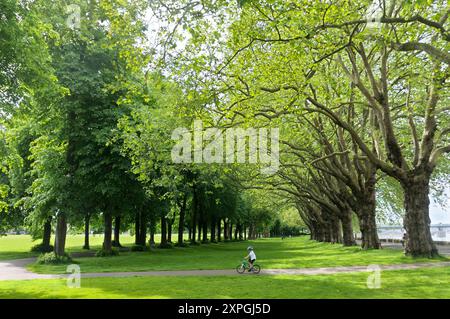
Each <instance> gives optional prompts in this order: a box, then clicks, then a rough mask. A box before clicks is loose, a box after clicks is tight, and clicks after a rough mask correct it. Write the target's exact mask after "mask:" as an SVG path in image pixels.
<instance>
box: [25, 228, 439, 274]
mask: <svg viewBox="0 0 450 319" xmlns="http://www.w3.org/2000/svg"><path fill="white" fill-rule="evenodd" d="M248 245H252V246H253V247H254V249H255V252H256V255H257V260H258V264H260V265H261V266H262V268H265V269H268V268H272V269H273V268H312V267H335V266H364V265H369V264H378V265H387V264H400V263H413V262H423V261H430V260H429V259H425V258H416V259H413V258H410V257H406V256H404V254H403V252H402V251H401V250H393V249H381V250H367V251H364V250H361V249H360V248H359V247H343V246H342V245H339V244H329V243H319V242H315V241H311V240H309V239H308V237H297V238H288V239H285V240H281V239H279V238H270V239H258V240H255V241H246V242H228V243H219V244H205V245H199V246H191V247H186V248H173V249H155V250H153V251H147V252H122V253H121V254H120V256H116V257H86V258H76V261H77V262H78V263H79V265H80V267H81V271H82V272H115V271H147V270H183V269H233V268H234V267H236V265H237V264H239V262H240V261H241V260H242V257H243V256H245V254H246V248H247V246H248ZM437 260H447V259H446V258H436V259H433V261H437ZM28 268H29V269H30V270H32V271H34V272H38V273H65V270H66V267H65V266H64V265H38V264H31V265H29V266H28Z"/></svg>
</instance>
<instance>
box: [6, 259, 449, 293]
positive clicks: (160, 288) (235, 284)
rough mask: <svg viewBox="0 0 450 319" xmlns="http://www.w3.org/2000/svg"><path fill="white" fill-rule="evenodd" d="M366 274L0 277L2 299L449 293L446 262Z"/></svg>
mask: <svg viewBox="0 0 450 319" xmlns="http://www.w3.org/2000/svg"><path fill="white" fill-rule="evenodd" d="M369 275H370V274H369V273H349V274H337V275H326V276H325V275H320V276H292V275H279V276H265V275H238V274H236V275H235V276H214V277H212V276H211V277H210V276H208V277H200V276H198V277H167V276H162V277H128V278H82V279H81V287H80V288H68V287H67V284H66V280H64V279H56V280H27V281H21V282H17V281H3V282H2V281H0V298H101V299H106V298H181V299H185V298H187V299H195V298H250V299H259V298H269V299H276V298H292V299H294V298H364V299H375V298H450V285H449V284H448V283H449V282H450V267H438V268H426V269H425V268H423V269H414V270H395V271H383V272H382V273H381V287H380V288H379V289H369V288H368V287H367V279H368V276H369Z"/></svg>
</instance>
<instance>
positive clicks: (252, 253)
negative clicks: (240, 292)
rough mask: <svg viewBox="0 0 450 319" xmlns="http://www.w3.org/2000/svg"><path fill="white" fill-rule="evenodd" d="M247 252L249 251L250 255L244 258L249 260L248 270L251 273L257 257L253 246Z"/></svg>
mask: <svg viewBox="0 0 450 319" xmlns="http://www.w3.org/2000/svg"><path fill="white" fill-rule="evenodd" d="M247 251H248V255H247V256H245V257H244V258H245V259H247V260H248V263H249V264H250V268H249V269H248V271H249V272H251V271H252V270H253V263H254V262H255V260H256V255H255V252H254V251H253V247H252V246H248V247H247Z"/></svg>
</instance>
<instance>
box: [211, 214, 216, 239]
mask: <svg viewBox="0 0 450 319" xmlns="http://www.w3.org/2000/svg"><path fill="white" fill-rule="evenodd" d="M210 226H211V235H210V236H211V242H212V243H215V242H216V223H215V220H214V218H212V219H211V225H210Z"/></svg>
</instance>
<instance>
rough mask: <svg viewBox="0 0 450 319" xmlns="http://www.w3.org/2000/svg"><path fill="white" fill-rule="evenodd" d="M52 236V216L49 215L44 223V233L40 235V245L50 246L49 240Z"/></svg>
mask: <svg viewBox="0 0 450 319" xmlns="http://www.w3.org/2000/svg"><path fill="white" fill-rule="evenodd" d="M51 237H52V218H51V217H49V218H47V220H46V221H45V224H44V234H43V236H42V246H43V247H45V248H47V249H48V248H50V240H51Z"/></svg>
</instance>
